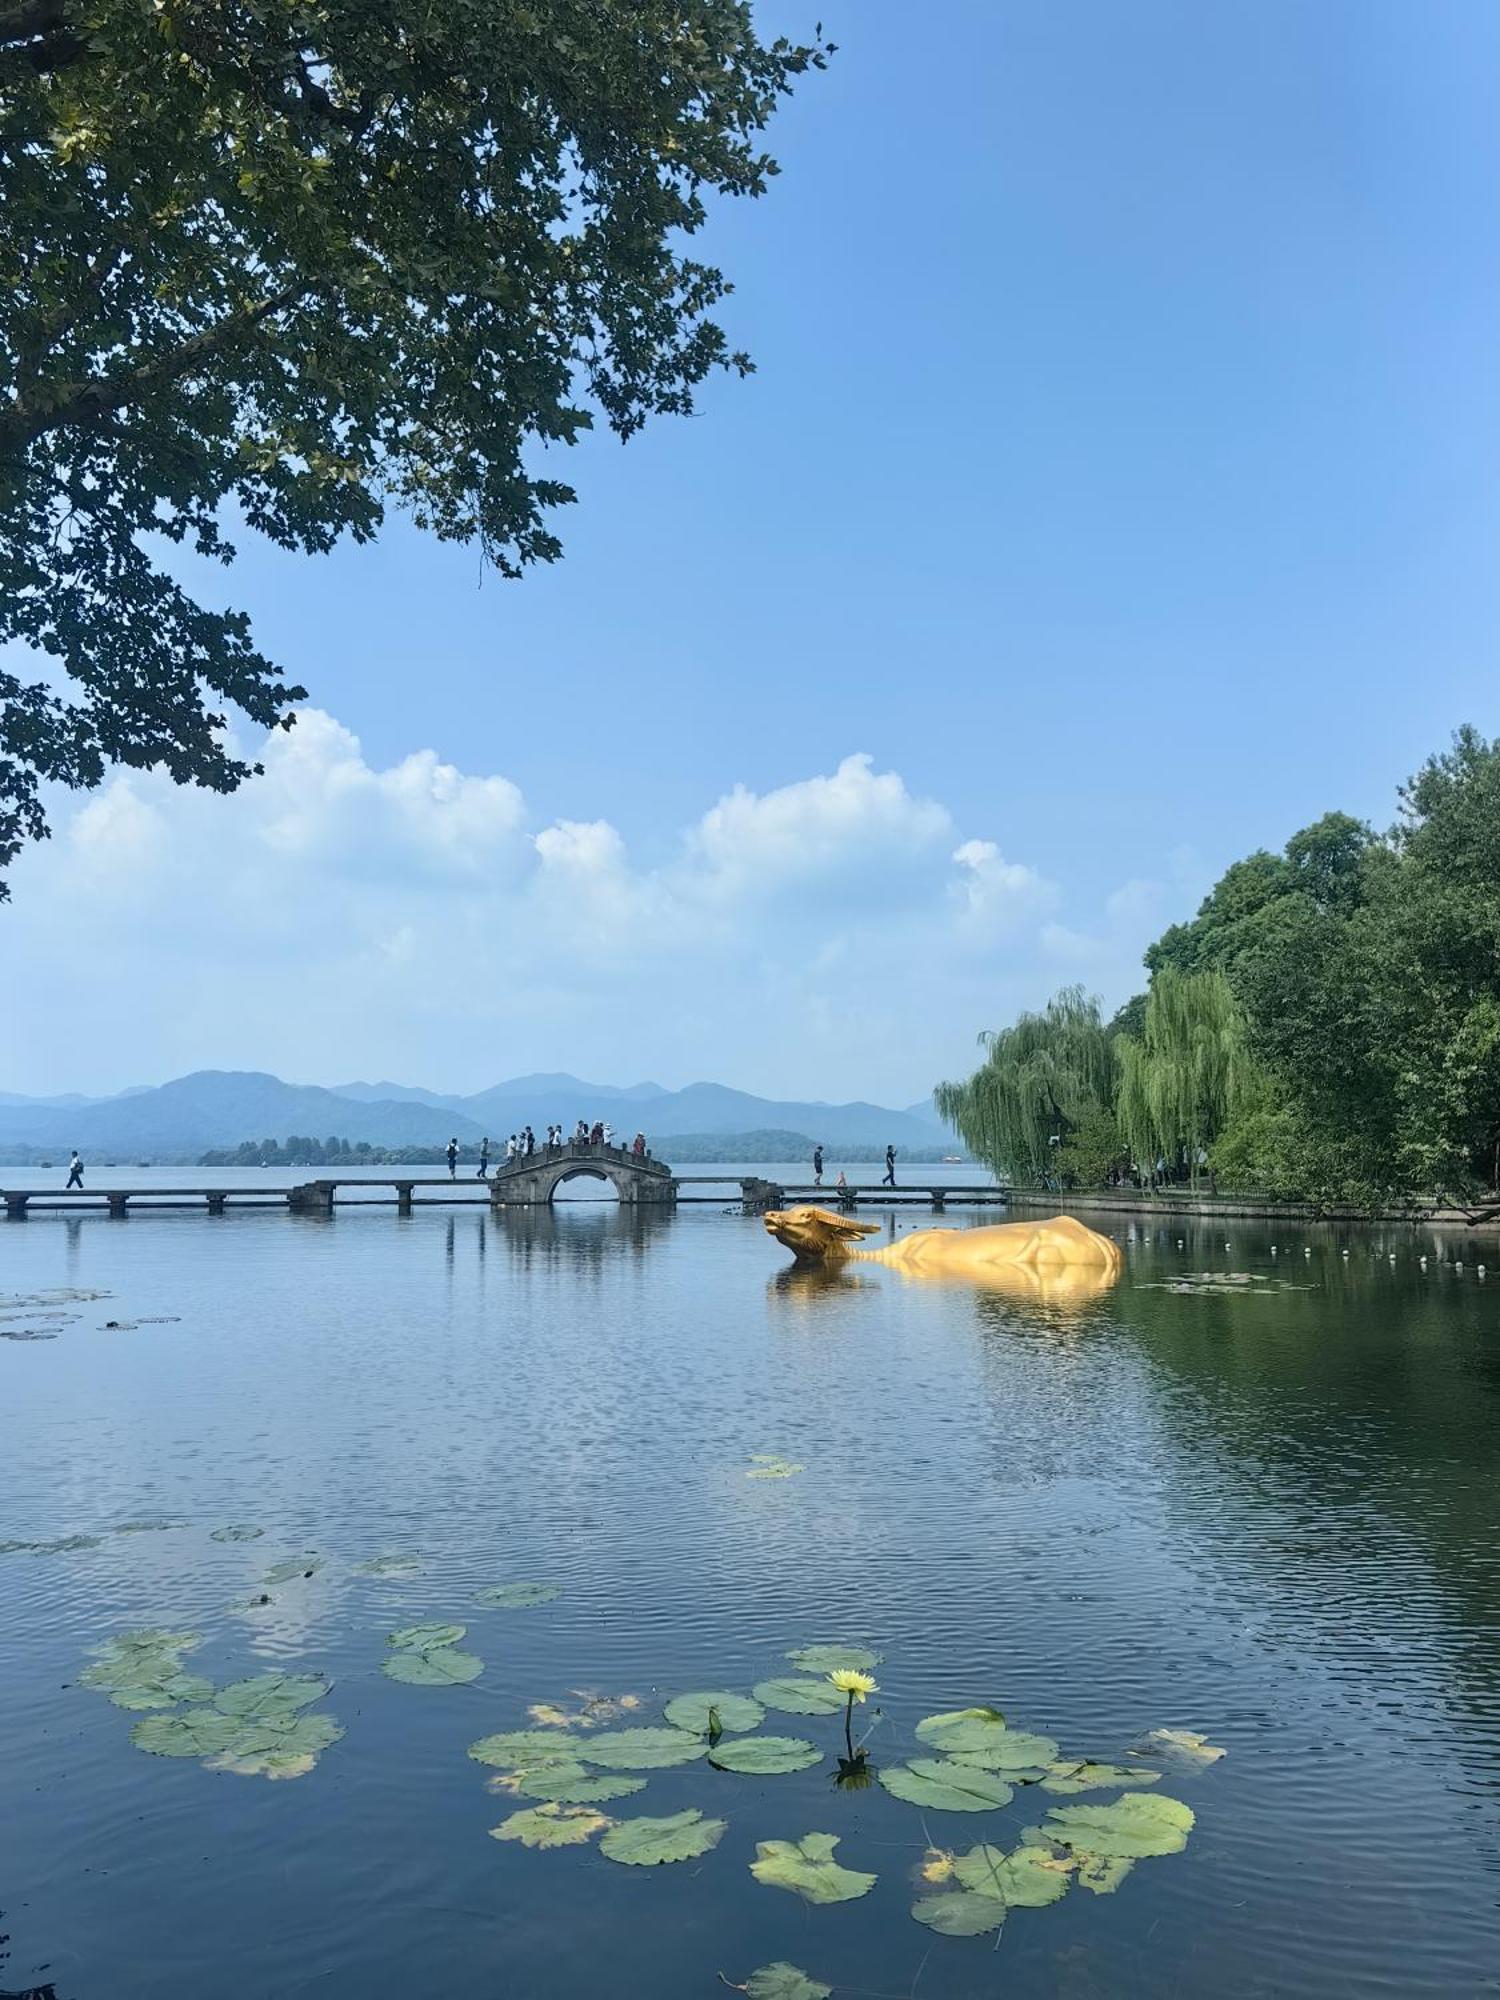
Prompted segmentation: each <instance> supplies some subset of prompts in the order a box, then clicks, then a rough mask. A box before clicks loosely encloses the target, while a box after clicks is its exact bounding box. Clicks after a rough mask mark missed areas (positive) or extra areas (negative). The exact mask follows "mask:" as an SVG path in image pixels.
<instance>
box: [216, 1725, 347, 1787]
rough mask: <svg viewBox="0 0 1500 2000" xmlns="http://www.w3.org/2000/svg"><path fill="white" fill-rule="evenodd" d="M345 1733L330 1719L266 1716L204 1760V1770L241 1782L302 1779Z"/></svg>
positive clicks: (245, 1728)
mask: <svg viewBox="0 0 1500 2000" xmlns="http://www.w3.org/2000/svg"><path fill="white" fill-rule="evenodd" d="M343 1733H344V1732H343V1730H342V1729H341V1728H340V1727H339V1725H338V1724H337V1723H336V1722H335V1721H334V1719H333V1717H332V1716H331V1715H293V1714H290V1713H283V1714H281V1715H276V1716H263V1717H261V1718H259V1719H258V1720H256V1721H252V1722H248V1723H246V1724H245V1726H244V1727H243V1728H242V1729H241V1730H240V1731H239V1732H238V1733H237V1734H236V1735H235V1737H234V1739H233V1741H232V1742H230V1743H229V1744H228V1745H227V1746H226V1748H225V1749H224V1750H222V1751H220V1752H219V1753H218V1754H217V1755H216V1756H212V1757H209V1758H207V1759H205V1768H206V1769H208V1770H210V1771H232V1772H234V1773H235V1774H236V1776H238V1777H241V1778H272V1779H279V1778H302V1777H305V1776H306V1775H307V1773H308V1772H309V1771H310V1770H312V1768H313V1766H314V1765H315V1764H316V1763H317V1761H318V1753H319V1751H322V1750H326V1749H327V1748H328V1746H329V1744H330V1743H337V1742H338V1741H339V1739H340V1737H342V1735H343Z"/></svg>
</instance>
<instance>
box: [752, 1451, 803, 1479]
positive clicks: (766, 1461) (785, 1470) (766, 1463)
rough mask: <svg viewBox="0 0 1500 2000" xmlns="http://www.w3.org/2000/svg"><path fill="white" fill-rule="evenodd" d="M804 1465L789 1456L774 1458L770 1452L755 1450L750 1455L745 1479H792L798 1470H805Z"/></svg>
mask: <svg viewBox="0 0 1500 2000" xmlns="http://www.w3.org/2000/svg"><path fill="white" fill-rule="evenodd" d="M806 1470H807V1467H806V1466H805V1465H798V1464H797V1463H796V1462H795V1460H793V1459H790V1458H775V1457H772V1456H771V1454H770V1453H768V1452H763V1451H757V1452H752V1453H751V1455H750V1464H749V1467H748V1469H747V1470H746V1473H745V1477H746V1478H747V1479H794V1478H795V1477H796V1475H797V1474H798V1473H799V1472H806Z"/></svg>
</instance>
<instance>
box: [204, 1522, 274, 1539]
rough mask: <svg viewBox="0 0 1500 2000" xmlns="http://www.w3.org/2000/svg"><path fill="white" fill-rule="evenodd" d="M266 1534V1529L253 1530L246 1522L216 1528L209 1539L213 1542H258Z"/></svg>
mask: <svg viewBox="0 0 1500 2000" xmlns="http://www.w3.org/2000/svg"><path fill="white" fill-rule="evenodd" d="M265 1532H266V1531H265V1529H264V1528H253V1527H250V1526H249V1525H248V1524H246V1523H245V1522H241V1521H236V1522H234V1523H232V1524H231V1525H230V1526H229V1527H227V1528H215V1529H214V1531H213V1533H212V1534H211V1535H210V1536H209V1538H208V1539H209V1540H210V1541H211V1542H258V1541H259V1540H260V1538H261V1536H262V1535H263V1534H264V1533H265Z"/></svg>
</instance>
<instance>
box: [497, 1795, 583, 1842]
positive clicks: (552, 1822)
mask: <svg viewBox="0 0 1500 2000" xmlns="http://www.w3.org/2000/svg"><path fill="white" fill-rule="evenodd" d="M613 1824H614V1822H613V1821H612V1820H610V1819H608V1818H606V1816H605V1815H604V1814H603V1813H598V1812H591V1811H590V1810H589V1808H588V1807H587V1806H563V1805H556V1804H553V1805H544V1806H532V1807H530V1808H529V1809H528V1810H527V1811H524V1812H513V1813H512V1814H511V1816H510V1818H509V1819H505V1820H502V1821H501V1822H500V1824H499V1825H498V1826H492V1827H491V1828H490V1839H491V1840H519V1841H520V1842H521V1844H522V1846H524V1847H581V1846H582V1845H583V1843H584V1842H585V1841H586V1840H589V1839H591V1838H592V1837H593V1835H594V1834H596V1833H598V1832H599V1831H600V1830H601V1828H603V1827H607V1826H612V1825H613Z"/></svg>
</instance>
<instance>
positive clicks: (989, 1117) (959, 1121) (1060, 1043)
mask: <svg viewBox="0 0 1500 2000" xmlns="http://www.w3.org/2000/svg"><path fill="white" fill-rule="evenodd" d="M979 1041H980V1046H981V1047H982V1048H984V1049H985V1051H986V1055H985V1059H984V1061H983V1062H982V1063H981V1064H980V1066H979V1068H978V1069H977V1070H975V1072H974V1074H973V1075H972V1076H971V1077H968V1078H967V1079H965V1080H964V1081H963V1082H961V1083H940V1084H939V1085H938V1087H937V1090H936V1092H935V1097H936V1101H937V1107H938V1110H939V1112H940V1113H941V1114H942V1116H943V1117H944V1118H946V1119H947V1120H948V1122H949V1124H950V1125H952V1126H953V1128H954V1129H955V1131H957V1132H958V1133H959V1135H960V1137H961V1138H962V1139H963V1141H964V1144H965V1145H966V1146H967V1147H968V1148H969V1150H970V1151H971V1152H972V1153H973V1154H975V1155H976V1157H977V1158H979V1159H981V1160H983V1161H984V1163H985V1164H986V1166H988V1167H990V1168H991V1169H992V1170H993V1171H994V1172H995V1173H997V1174H1000V1175H1003V1176H1006V1177H1007V1178H1009V1179H1011V1180H1018V1181H1019V1180H1041V1179H1043V1178H1044V1177H1045V1176H1046V1175H1047V1174H1048V1173H1049V1172H1050V1171H1051V1166H1052V1160H1053V1156H1054V1154H1055V1153H1056V1152H1058V1151H1059V1150H1060V1149H1061V1148H1062V1147H1063V1146H1065V1145H1066V1143H1067V1141H1068V1138H1069V1136H1070V1135H1071V1134H1072V1133H1073V1132H1075V1131H1076V1130H1078V1128H1079V1127H1080V1126H1082V1125H1083V1124H1084V1123H1085V1122H1086V1121H1088V1120H1092V1119H1096V1118H1098V1117H1099V1116H1100V1115H1101V1114H1104V1115H1107V1114H1108V1112H1109V1108H1110V1103H1111V1098H1112V1095H1113V1088H1114V1061H1113V1056H1112V1053H1111V1043H1110V1037H1109V1034H1108V1032H1107V1031H1106V1029H1105V1027H1104V1023H1103V1021H1102V1019H1101V1018H1100V1013H1099V1002H1098V1001H1097V1000H1093V999H1089V998H1087V997H1086V996H1085V994H1084V991H1083V988H1082V987H1081V986H1068V987H1065V988H1064V989H1063V990H1062V992H1061V993H1058V994H1055V995H1054V996H1053V998H1052V999H1051V1000H1049V1001H1048V1002H1047V1005H1046V1006H1045V1007H1044V1008H1043V1009H1042V1011H1041V1012H1040V1013H1028V1014H1022V1015H1021V1016H1020V1018H1019V1019H1018V1020H1017V1021H1015V1022H1014V1023H1013V1024H1012V1025H1011V1026H1010V1027H1008V1028H1000V1029H997V1030H990V1031H987V1032H986V1033H985V1034H983V1035H981V1036H980V1038H979Z"/></svg>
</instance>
